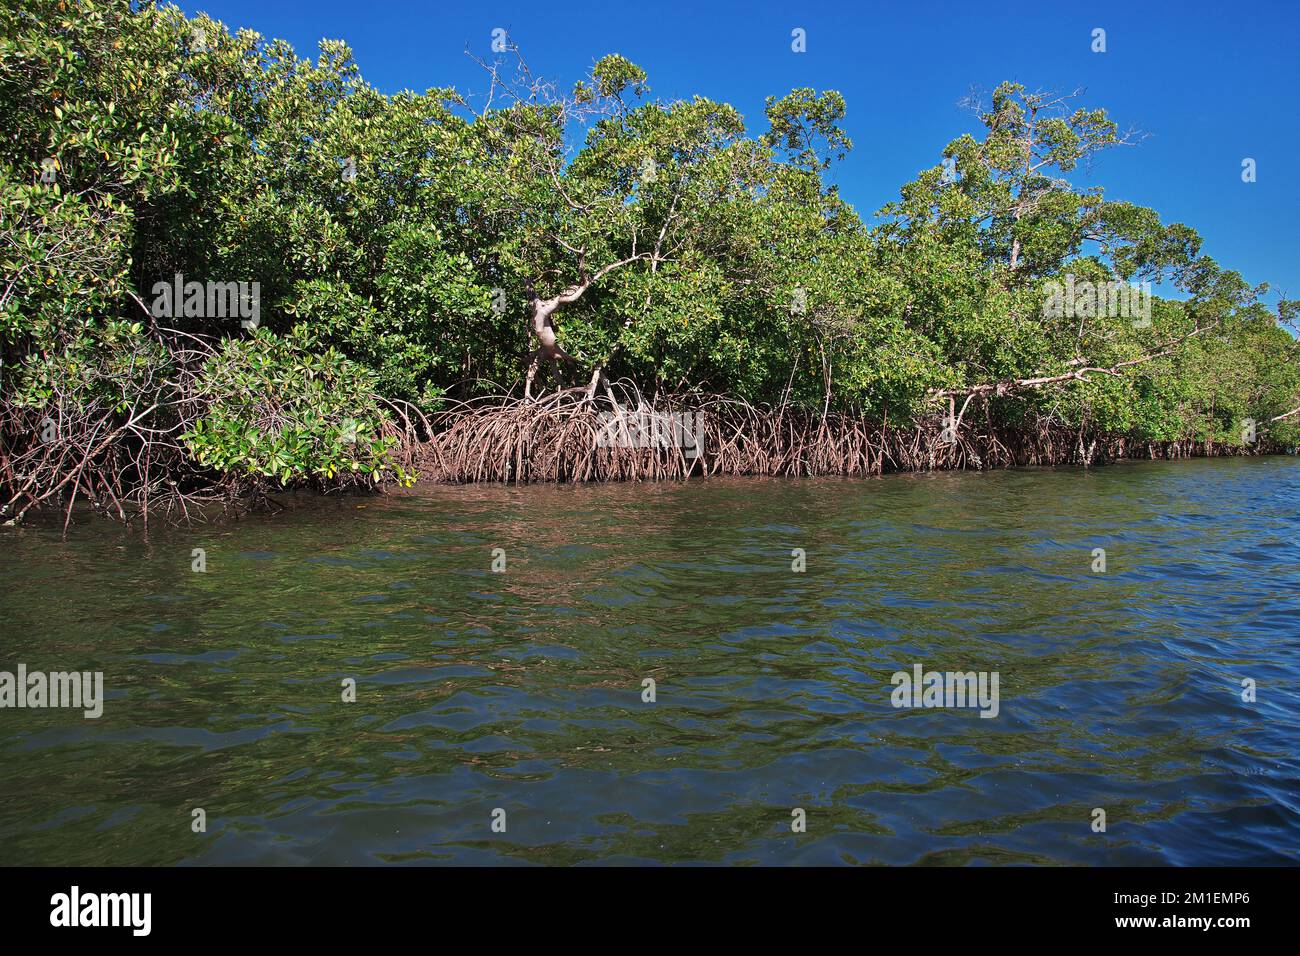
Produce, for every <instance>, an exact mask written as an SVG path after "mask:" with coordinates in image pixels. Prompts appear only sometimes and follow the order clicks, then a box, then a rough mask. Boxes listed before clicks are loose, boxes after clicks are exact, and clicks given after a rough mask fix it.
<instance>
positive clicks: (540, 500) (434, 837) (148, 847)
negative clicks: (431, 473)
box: [0, 457, 1300, 864]
mask: <svg viewBox="0 0 1300 956" xmlns="http://www.w3.org/2000/svg"><path fill="white" fill-rule="evenodd" d="M1297 502H1300V461H1298V460H1296V459H1294V458H1282V457H1279V458H1266V459H1242V460H1206V461H1188V462H1174V463H1163V462H1162V463H1140V464H1121V465H1117V466H1113V467H1107V468H1099V469H1095V470H1091V471H1082V470H1059V471H1040V470H1025V471H1010V472H995V473H990V474H971V473H967V474H938V475H897V476H888V477H884V478H880V479H872V480H719V481H698V482H692V483H687V484H658V485H655V484H641V485H615V486H600V487H559V488H556V487H527V488H507V487H499V486H492V487H421V488H417V489H414V490H412V491H411V492H407V493H401V494H395V495H393V496H391V497H386V498H370V499H355V498H350V499H338V500H335V499H331V500H313V501H307V502H302V503H300V504H299V505H298V506H296V507H294V508H293V509H291V510H290V511H288V512H286V513H284V514H281V515H278V516H276V517H262V516H259V517H253V518H248V519H244V520H241V521H238V522H234V523H227V524H223V525H209V526H203V527H194V528H188V529H185V528H181V529H167V528H159V527H154V528H151V529H150V531H149V533H148V534H147V535H146V534H143V533H141V532H139V531H127V530H123V529H122V528H120V527H118V526H115V525H111V524H107V523H103V522H99V521H95V520H84V521H82V522H80V523H79V524H77V525H75V526H74V527H73V528H72V529H71V531H70V533H69V534H68V535H67V537H66V538H63V537H62V536H61V535H60V534H59V532H58V529H42V528H30V527H29V528H23V529H17V530H15V529H6V530H5V532H4V533H3V535H2V536H0V555H2V557H0V583H2V584H3V595H4V597H3V608H2V609H0V610H2V617H0V620H3V625H2V627H3V632H2V637H0V670H8V671H13V670H14V669H15V668H16V667H17V665H18V664H19V663H23V664H25V665H26V666H27V668H28V670H29V671H32V670H47V671H54V670H92V671H102V672H103V674H104V684H105V689H106V697H107V700H106V701H105V704H104V714H103V716H102V717H101V718H99V719H98V720H89V719H86V718H84V717H83V716H82V715H81V713H80V712H79V711H73V710H69V709H45V710H30V709H0V752H2V754H3V759H2V762H0V798H2V799H0V862H3V863H6V864H30V863H62V864H108V863H119V864H140V863H148V864H183V863H184V864H239V863H252V864H301V863H314V864H342V863H438V862H456V863H474V864H493V863H546V864H571V863H600V862H609V863H646V862H653V863H677V862H697V863H727V864H755V863H758V864H810V863H815V864H838V863H894V864H899V863H944V864H958V863H968V862H978V863H1087V864H1121V863H1175V864H1193V863H1196V864H1260V863H1284V862H1295V861H1296V859H1297V857H1298V856H1300V788H1298V787H1297V780H1298V777H1300V773H1298V769H1300V767H1298V760H1297V747H1296V743H1297V740H1300V733H1298V732H1300V695H1298V693H1297V688H1300V640H1297V638H1298V637H1300V623H1298V622H1300V543H1298V542H1300V513H1298V512H1300V509H1298V508H1297ZM195 548H202V549H203V550H204V552H205V554H206V566H207V570H206V572H205V573H196V572H195V571H193V570H192V563H193V558H192V552H193V549H195ZM498 548H499V549H502V550H503V551H504V556H505V562H506V566H505V570H504V571H503V572H501V573H494V572H493V571H492V570H491V566H492V562H493V550H494V549H498ZM796 548H800V549H803V550H804V551H805V552H806V571H804V572H802V573H799V572H796V571H793V570H792V567H791V565H792V550H793V549H796ZM1094 548H1104V549H1105V550H1106V557H1107V570H1106V571H1105V573H1094V572H1093V571H1092V568H1091V566H1092V564H1093V561H1094V558H1093V555H1092V551H1093V549H1094ZM914 663H921V664H923V665H924V666H925V668H926V669H936V670H960V671H986V672H997V673H998V674H999V676H1000V707H999V713H998V716H997V717H995V718H991V719H986V718H981V717H980V716H979V713H978V711H977V710H974V709H971V708H965V709H960V708H922V709H906V708H896V707H894V706H892V704H891V699H890V692H891V690H893V687H892V686H891V684H890V677H891V675H892V674H893V673H894V672H896V671H900V670H906V671H910V670H911V668H912V666H913V664H914ZM348 678H351V679H354V680H355V681H356V701H355V702H345V701H344V700H343V699H342V697H343V694H344V685H343V682H344V680H345V679H348ZM647 678H651V679H653V680H654V681H655V691H656V699H655V701H654V702H646V701H645V700H643V681H645V680H646V679H647ZM1243 678H1249V679H1252V680H1254V681H1255V682H1256V684H1257V688H1258V690H1257V694H1258V696H1257V700H1256V701H1254V702H1253V703H1250V702H1245V701H1243V700H1242V699H1241V691H1242V688H1241V680H1242V679H1243ZM196 808H202V809H203V810H204V811H205V813H206V821H207V827H206V832H201V833H196V832H194V831H193V827H192V821H193V811H194V810H195V809H196ZM795 808H802V809H803V810H804V811H805V813H806V819H807V829H806V832H802V833H800V832H792V828H791V823H792V820H793V819H794V818H793V817H792V810H793V809H795ZM1096 808H1103V809H1105V810H1106V813H1107V829H1106V832H1104V833H1098V832H1094V831H1093V829H1092V821H1093V819H1094V817H1093V811H1094V809H1096ZM497 809H500V810H503V811H505V820H506V829H505V832H494V830H493V828H492V823H493V811H494V810H497Z"/></svg>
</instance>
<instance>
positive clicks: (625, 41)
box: [181, 0, 1300, 301]
mask: <svg viewBox="0 0 1300 956" xmlns="http://www.w3.org/2000/svg"><path fill="white" fill-rule="evenodd" d="M181 6H182V9H184V10H185V11H186V12H187V13H188V14H191V15H193V14H195V13H197V12H199V11H203V12H206V13H208V14H209V15H210V16H212V17H215V18H216V19H218V20H221V21H223V22H224V23H226V24H227V25H228V26H230V27H232V28H235V27H249V28H251V29H254V30H257V31H258V32H259V33H262V34H263V35H265V36H268V37H281V38H284V39H286V40H288V41H290V42H291V43H292V44H293V45H294V47H295V49H296V50H297V51H298V53H299V54H300V55H312V56H314V55H315V51H316V42H317V41H318V40H319V39H320V38H322V37H328V38H331V39H341V40H344V41H346V42H347V43H348V44H349V45H350V46H351V47H352V49H353V52H354V53H355V55H356V58H357V62H358V63H359V65H360V67H361V72H362V75H363V76H364V77H365V78H366V79H367V80H368V81H369V82H370V83H372V84H373V85H375V86H376V87H378V88H379V89H380V90H382V91H384V92H386V93H392V92H396V91H398V90H401V89H414V90H424V89H426V88H428V87H433V86H456V87H458V88H460V89H468V90H471V91H473V90H478V89H481V88H482V86H483V80H482V71H481V70H480V68H479V67H478V66H476V65H475V64H474V63H473V62H472V61H471V60H470V59H469V57H467V56H466V55H465V49H466V47H467V46H468V47H470V48H471V49H473V50H474V51H475V52H476V53H478V54H479V55H482V56H484V57H488V56H489V45H490V42H491V34H492V30H493V29H494V28H497V27H501V28H504V29H506V30H508V31H509V33H510V35H511V37H512V38H513V39H514V40H515V42H516V43H518V44H519V46H520V48H521V49H522V51H523V53H524V55H525V57H526V58H527V59H528V61H529V64H530V65H531V66H532V68H533V70H534V72H538V73H542V74H545V75H547V76H550V77H554V78H556V79H558V80H562V81H563V83H564V85H565V86H568V85H569V84H571V83H572V81H573V80H575V79H577V78H578V77H579V76H581V75H582V74H584V73H585V72H586V71H587V70H588V69H590V67H591V64H592V63H593V62H594V61H595V60H596V59H598V58H599V57H601V56H603V55H604V54H606V53H621V54H623V55H624V56H626V57H628V58H629V59H631V60H633V61H634V62H636V63H638V64H639V65H640V66H642V67H643V68H644V69H645V70H646V71H647V72H648V73H649V75H650V85H651V87H652V91H653V93H654V94H655V95H658V96H660V97H664V98H669V99H671V98H676V97H689V96H693V95H696V94H700V95H703V96H708V97H710V98H712V99H716V100H723V101H726V102H729V103H731V104H733V105H734V106H736V107H737V108H738V109H740V110H741V112H742V113H743V114H744V116H745V118H746V121H747V122H748V124H749V126H750V129H751V131H752V132H755V133H757V132H762V131H763V129H764V128H765V120H764V118H763V100H764V98H765V97H766V96H768V95H773V94H775V95H780V94H783V93H785V92H788V91H789V90H790V89H791V88H793V87H797V86H812V87H815V88H817V89H818V90H821V89H837V90H839V91H841V92H842V93H843V94H844V96H845V98H846V99H847V101H848V115H847V117H846V120H845V124H844V126H845V129H846V130H847V132H848V133H849V135H850V136H851V137H852V139H853V142H854V150H853V153H852V154H851V155H850V156H849V158H848V159H847V160H846V161H845V162H844V163H842V164H840V165H839V166H838V168H837V169H836V170H835V171H834V174H833V175H834V181H835V182H837V183H838V184H839V186H840V189H841V192H842V194H843V195H844V197H845V198H846V199H848V200H849V201H850V202H852V203H853V204H854V205H855V206H856V207H857V208H858V210H859V212H860V213H862V214H863V215H864V217H869V216H870V215H871V213H873V212H874V211H875V210H876V209H878V208H879V207H880V206H881V205H883V204H884V203H885V202H887V201H889V200H890V199H892V198H894V197H895V196H896V195H897V193H898V188H899V186H901V185H902V184H903V183H904V182H906V181H908V180H910V179H912V178H913V177H914V176H915V175H916V173H917V172H918V171H919V170H920V169H922V168H925V167H927V166H931V165H934V164H935V163H937V162H939V153H940V151H941V150H942V148H943V146H944V145H945V144H946V143H947V142H948V141H949V140H951V139H953V138H954V137H956V136H958V135H960V134H961V133H962V132H965V131H968V130H970V131H974V129H975V120H974V117H973V116H971V115H970V114H968V113H966V112H965V111H964V110H962V109H961V108H960V107H959V106H958V105H957V103H958V100H959V99H961V98H962V97H963V96H964V95H965V94H966V93H967V92H969V91H970V89H971V88H972V87H978V88H981V89H983V90H985V91H986V92H987V91H989V90H992V88H993V87H995V86H996V85H997V84H998V83H999V82H1000V81H1001V80H1004V79H1009V80H1015V81H1017V82H1020V83H1024V84H1025V85H1026V86H1029V87H1031V88H1047V89H1055V90H1070V89H1075V88H1077V87H1084V88H1085V89H1086V94H1085V96H1084V97H1083V98H1082V100H1081V102H1083V103H1084V104H1086V105H1089V106H1101V107H1104V108H1106V109H1107V110H1108V111H1109V112H1110V114H1111V116H1112V117H1113V118H1114V119H1115V120H1116V121H1117V122H1119V124H1120V125H1121V127H1128V126H1136V127H1138V128H1140V129H1141V130H1142V131H1143V132H1144V133H1146V134H1147V137H1146V139H1145V140H1144V141H1143V142H1142V143H1141V144H1140V145H1137V146H1134V147H1128V148H1124V149H1119V150H1112V151H1111V152H1109V153H1107V154H1106V155H1104V156H1102V157H1101V158H1100V159H1099V160H1098V161H1097V162H1095V163H1094V164H1093V166H1092V168H1091V170H1090V171H1088V172H1087V173H1079V174H1076V175H1075V177H1074V180H1075V182H1076V184H1078V185H1087V184H1100V185H1103V186H1104V187H1105V188H1106V194H1107V196H1108V197H1110V198H1114V199H1125V200H1129V201H1131V202H1136V203H1139V204H1142V205H1147V206H1151V207H1153V208H1155V209H1156V210H1157V211H1159V213H1160V214H1161V216H1162V218H1164V219H1165V221H1181V222H1185V223H1187V224H1188V225H1190V226H1192V227H1193V228H1195V229H1197V230H1198V231H1199V232H1200V233H1201V235H1202V236H1203V237H1204V238H1205V247H1204V248H1205V252H1207V253H1208V254H1210V255H1212V256H1214V257H1215V258H1216V259H1217V260H1218V261H1219V262H1220V263H1222V264H1223V265H1225V266H1228V267H1230V268H1235V269H1237V270H1238V271H1240V272H1241V273H1242V274H1243V275H1244V276H1245V277H1246V279H1247V280H1249V281H1251V282H1256V283H1257V282H1264V281H1267V282H1268V283H1269V284H1270V286H1271V287H1272V290H1273V294H1270V296H1269V298H1270V301H1271V300H1273V299H1274V298H1275V294H1276V293H1277V292H1278V291H1283V292H1286V293H1287V294H1288V295H1289V296H1290V297H1291V298H1300V257H1298V256H1297V251H1300V242H1297V239H1296V231H1295V230H1296V226H1297V222H1298V221H1300V184H1298V183H1297V179H1296V176H1297V172H1298V166H1300V52H1297V39H1300V29H1298V27H1300V3H1297V2H1296V0H1248V2H1238V3H1225V2H1221V0H1220V2H1202V0H1178V2H1155V3H1137V2H1134V0H1130V2H1127V3H1108V2H1088V3H1075V2H1051V0H1049V2H1045V3H1036V4H1031V3H1014V4H1005V5H997V4H971V3H951V2H947V0H926V2H870V3H855V2H849V0H844V2H841V3H833V4H832V3H802V2H801V3H794V2H784V3H776V2H765V0H753V2H748V3H707V2H693V3H689V2H678V0H660V2H618V0H610V2H603V3H602V2H589V0H583V2H563V0H562V2H543V3H538V2H536V0H534V2H531V3H504V2H488V3H483V2H480V3H454V2H453V3H444V2H424V3H417V2H405V0H378V2H369V3H366V2H357V0H301V2H300V0H271V2H267V0H201V2H198V3H191V2H183V3H182V4H181ZM796 27H799V28H803V29H804V30H805V31H806V32H807V52H805V53H794V52H792V51H791V48H790V46H791V39H790V35H791V31H792V30H793V29H794V28H796ZM1097 27H1100V28H1102V29H1104V30H1105V31H1106V46H1107V50H1106V52H1105V53H1093V52H1092V50H1091V46H1092V31H1093V29H1094V28H1097ZM1246 157H1250V158H1253V159H1254V160H1255V161H1256V164H1257V181H1256V182H1254V183H1249V184H1247V183H1243V182H1242V180H1241V163H1242V160H1243V159H1244V158H1246Z"/></svg>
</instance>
